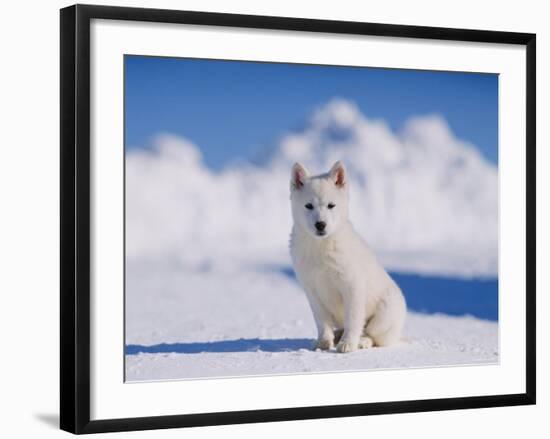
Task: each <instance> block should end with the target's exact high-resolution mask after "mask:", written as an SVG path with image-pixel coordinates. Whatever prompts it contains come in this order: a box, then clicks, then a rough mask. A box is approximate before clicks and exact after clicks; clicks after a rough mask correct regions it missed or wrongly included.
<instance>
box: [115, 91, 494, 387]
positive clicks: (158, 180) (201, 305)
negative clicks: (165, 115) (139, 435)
mask: <svg viewBox="0 0 550 439" xmlns="http://www.w3.org/2000/svg"><path fill="white" fill-rule="evenodd" d="M213 129H215V127H213ZM336 160H342V161H343V162H344V163H345V164H346V167H347V169H348V173H349V181H350V191H351V193H350V198H351V205H350V217H351V220H352V222H353V224H354V226H355V227H356V228H357V229H358V231H359V232H360V233H361V235H362V236H363V237H365V238H366V239H367V241H368V242H369V244H370V246H371V247H372V248H373V249H374V251H375V253H376V254H377V255H378V257H379V258H380V260H381V262H382V263H383V265H384V266H385V267H386V268H387V269H389V270H394V271H398V272H401V273H415V274H422V275H436V276H441V277H453V278H455V279H456V278H460V279H462V280H463V281H470V280H471V281H472V282H473V280H472V279H474V278H479V277H484V278H492V279H495V278H496V277H497V274H498V171H497V167H496V166H495V165H494V164H492V163H490V162H488V161H487V160H486V159H485V158H484V157H483V156H482V155H481V154H480V153H479V151H478V150H477V149H476V148H475V147H474V146H473V145H470V144H468V143H467V142H464V141H463V140H460V139H458V138H456V136H455V135H454V134H453V133H452V131H451V129H450V127H449V126H448V124H447V123H446V121H445V120H444V119H443V118H442V117H441V116H438V115H425V116H419V117H415V118H412V119H410V120H409V121H408V122H407V123H406V124H405V126H404V128H403V129H402V130H401V131H399V132H394V131H392V130H391V129H390V127H389V126H388V125H387V124H386V123H385V122H384V121H382V120H374V119H369V118H366V117H365V116H364V115H363V114H361V112H360V111H359V109H358V108H357V106H356V105H355V104H354V103H353V102H351V101H347V100H343V99H333V100H331V101H330V102H328V103H326V104H325V105H323V106H321V107H319V108H318V109H317V110H316V111H315V112H314V113H313V114H312V115H311V118H310V120H309V122H308V123H307V124H306V125H305V126H304V127H302V128H301V129H300V130H298V131H294V132H289V133H286V134H284V135H282V136H281V138H280V139H279V140H278V141H277V142H276V143H275V144H274V145H273V148H272V150H271V151H270V152H269V153H268V154H266V156H265V157H264V158H263V159H262V160H261V161H258V162H256V163H249V162H241V163H235V164H233V165H231V166H227V167H226V168H224V169H222V170H221V171H219V172H216V171H213V170H211V169H209V168H207V167H206V166H205V165H204V163H203V161H202V158H201V153H200V147H199V146H197V145H194V144H193V143H191V142H190V141H189V140H187V139H185V138H179V137H175V136H172V135H170V134H164V135H159V136H158V137H157V138H155V139H154V140H153V143H152V145H151V148H150V149H129V150H128V151H127V153H126V290H125V291H126V293H125V294H126V296H125V300H126V307H125V312H126V315H125V321H126V333H125V336H126V379H127V380H128V381H141V380H145V381H147V380H161V379H189V378H199V377H200V378H202V377H224V376H243V375H251V374H252V375H256V374H260V375H265V374H288V373H312V372H328V371H339V370H370V369H380V368H384V369H387V368H390V369H392V368H409V367H434V366H448V365H458V364H486V363H494V362H498V323H496V322H493V321H486V320H481V319H479V318H474V317H472V316H470V317H468V316H450V315H444V314H420V313H415V312H409V315H408V319H407V323H406V327H405V334H404V339H403V340H402V342H401V343H400V344H399V345H396V346H393V347H387V348H372V349H367V350H362V351H358V352H354V353H350V354H337V353H335V352H316V351H312V350H311V346H312V344H313V340H314V338H315V335H316V334H315V325H314V322H313V319H312V316H311V311H310V309H309V306H308V304H307V301H306V299H305V296H304V293H303V292H302V290H301V289H300V287H299V286H298V285H297V283H296V282H295V280H294V279H293V278H292V277H291V276H289V275H288V267H289V266H290V258H289V253H288V237H289V232H290V228H291V216H290V202H289V173H290V169H291V166H292V164H293V163H294V162H295V161H301V162H303V164H305V165H306V166H307V167H308V168H309V169H310V170H311V171H312V172H314V173H317V172H321V171H327V170H328V169H329V168H330V166H331V165H332V164H333V163H334V162H335V161H336ZM281 267H284V270H282V269H281ZM285 270H286V272H285ZM433 284H434V285H435V284H437V283H433ZM417 286H418V285H417ZM420 287H421V288H422V285H420ZM469 288H470V289H471V291H469V295H468V294H465V295H464V296H463V298H462V299H458V300H457V295H459V294H460V293H457V292H454V293H452V292H451V291H450V290H449V289H446V288H444V287H441V288H438V290H439V289H440V290H441V291H431V290H430V291H429V293H430V294H428V295H425V296H423V297H425V298H427V297H435V296H434V295H441V296H444V295H445V294H448V297H449V300H448V301H446V299H445V298H444V297H443V298H442V300H437V303H451V302H452V303H455V304H456V303H461V301H462V303H464V302H465V301H470V302H471V301H472V300H474V301H477V300H478V299H479V300H481V299H482V294H481V291H479V290H477V289H476V287H475V285H474V284H471V285H470V286H469ZM409 289H410V288H409ZM477 293H480V294H479V295H478V294H477ZM404 294H405V297H406V296H407V294H408V293H407V291H406V290H405V291H404ZM409 294H410V292H409ZM466 297H468V299H466ZM483 297H484V299H483V300H486V299H487V297H490V296H487V295H485V296H483ZM491 297H493V296H491ZM494 297H496V295H495V296H494ZM438 299H439V297H438ZM435 302H436V301H434V303H435ZM489 302H490V303H491V304H492V303H493V302H494V299H492V300H491V299H489ZM427 305H430V304H426V306H425V307H422V308H421V309H432V310H433V307H430V306H427ZM431 305H433V304H431ZM443 311H445V310H443ZM447 312H450V311H449V310H447ZM494 314H496V311H495V313H494Z"/></svg>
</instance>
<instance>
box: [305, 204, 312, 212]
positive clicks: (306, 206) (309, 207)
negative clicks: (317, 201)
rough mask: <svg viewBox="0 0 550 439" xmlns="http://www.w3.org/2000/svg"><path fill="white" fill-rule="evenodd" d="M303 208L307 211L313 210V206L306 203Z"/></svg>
mask: <svg viewBox="0 0 550 439" xmlns="http://www.w3.org/2000/svg"><path fill="white" fill-rule="evenodd" d="M305 208H306V209H308V210H313V204H311V203H307V204H306V205H305Z"/></svg>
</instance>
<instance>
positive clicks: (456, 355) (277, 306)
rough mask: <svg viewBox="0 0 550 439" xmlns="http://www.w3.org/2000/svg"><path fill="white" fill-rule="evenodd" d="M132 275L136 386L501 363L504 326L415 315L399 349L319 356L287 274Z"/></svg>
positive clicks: (129, 360) (132, 377) (129, 364)
mask: <svg viewBox="0 0 550 439" xmlns="http://www.w3.org/2000/svg"><path fill="white" fill-rule="evenodd" d="M129 269H130V272H131V276H128V285H127V297H126V305H127V314H126V335H127V340H126V345H127V347H126V353H127V355H126V380H127V381H149V380H165V379H189V378H206V377H228V376H246V375H273V374H289V373H313V372H336V371H341V370H347V371H349V370H369V369H379V368H384V369H394V368H410V367H433V366H443V365H446V366H448V365H460V364H469V365H470V364H487V363H496V362H498V324H497V323H496V322H491V321H486V320H481V319H477V318H474V317H469V316H463V317H454V316H447V315H443V314H434V315H428V314H420V313H414V312H409V315H408V318H407V323H406V327H405V332H404V338H403V340H402V341H401V343H400V344H399V345H395V346H391V347H384V348H372V349H367V350H361V351H357V352H354V353H350V354H338V353H336V352H334V351H332V352H320V351H313V350H312V349H311V348H312V344H313V341H314V338H315V335H316V334H315V325H314V322H313V318H312V316H311V311H310V309H309V306H308V304H307V300H306V298H305V295H304V293H303V292H302V291H301V289H300V287H299V286H298V285H297V284H296V282H295V281H294V280H293V279H292V278H290V277H288V276H286V275H284V274H283V273H281V272H278V271H275V270H269V269H266V270H264V271H247V272H242V271H241V272H232V271H225V272H218V271H217V272H209V271H206V272H202V273H197V272H182V271H178V270H172V269H168V270H167V269H164V268H158V269H155V270H153V271H147V270H143V269H140V267H135V266H130V267H129ZM151 272H154V274H153V275H151Z"/></svg>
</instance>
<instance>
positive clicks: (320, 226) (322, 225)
mask: <svg viewBox="0 0 550 439" xmlns="http://www.w3.org/2000/svg"><path fill="white" fill-rule="evenodd" d="M326 226H327V223H325V222H324V221H317V222H316V223H315V228H316V229H317V230H318V231H319V232H323V231H324V230H325V227H326Z"/></svg>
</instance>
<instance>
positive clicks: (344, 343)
mask: <svg viewBox="0 0 550 439" xmlns="http://www.w3.org/2000/svg"><path fill="white" fill-rule="evenodd" d="M357 348H358V344H357V342H354V341H351V340H340V343H338V345H337V346H336V350H337V351H338V352H341V353H343V354H345V353H347V352H353V351H356V350H357Z"/></svg>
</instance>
